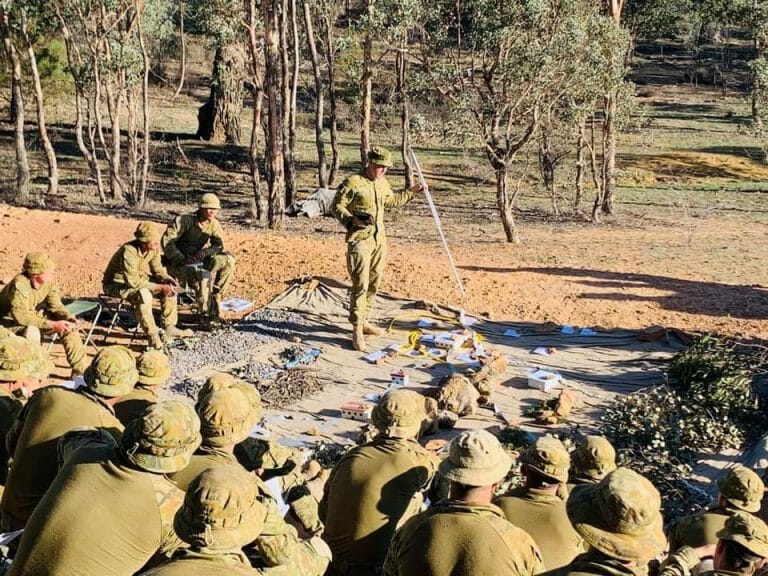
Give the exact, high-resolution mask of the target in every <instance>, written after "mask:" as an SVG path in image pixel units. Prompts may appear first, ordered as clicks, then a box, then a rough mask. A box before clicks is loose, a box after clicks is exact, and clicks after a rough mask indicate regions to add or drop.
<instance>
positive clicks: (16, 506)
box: [0, 346, 138, 532]
mask: <svg viewBox="0 0 768 576" xmlns="http://www.w3.org/2000/svg"><path fill="white" fill-rule="evenodd" d="M137 378H138V373H137V372H136V361H135V360H134V358H133V355H132V354H131V352H130V350H128V349H127V348H124V347H122V346H109V347H107V348H103V349H102V350H101V351H100V352H99V353H98V354H97V356H96V358H94V360H93V363H92V364H91V365H90V366H89V367H88V369H87V370H86V371H85V374H84V379H85V384H86V385H85V386H84V387H81V388H78V389H77V390H70V389H68V388H63V387H60V386H48V387H45V388H42V389H40V390H38V391H37V392H35V393H34V394H33V395H32V398H30V399H29V402H27V405H26V406H25V407H24V410H22V412H21V414H20V415H19V418H18V420H17V424H16V425H15V426H14V432H13V433H12V434H11V435H10V437H9V439H8V446H9V447H10V452H11V457H12V458H13V466H11V471H10V474H9V475H8V482H7V484H6V489H5V492H4V493H3V498H2V502H0V511H1V512H2V519H1V520H0V523H2V528H3V531H5V532H7V531H10V530H18V529H20V528H24V525H25V524H26V523H27V520H28V519H29V517H30V515H31V514H32V511H33V510H34V509H35V506H37V503H38V502H39V501H40V499H41V498H42V497H43V495H44V494H45V491H46V490H47V489H48V487H49V486H50V485H51V483H52V482H53V479H54V478H55V477H56V473H57V471H58V466H57V453H56V442H57V441H58V439H59V438H60V437H61V436H62V435H63V434H64V433H66V432H68V431H70V430H72V429H73V428H77V427H80V426H94V427H98V428H104V429H106V430H108V431H109V432H110V433H111V434H112V435H113V436H114V437H115V438H119V437H120V435H121V433H122V431H123V425H122V424H121V423H120V421H119V420H118V419H117V418H116V417H115V413H114V410H113V408H112V406H113V405H114V404H115V403H116V402H117V401H118V400H119V399H120V397H121V396H125V395H126V394H128V393H129V392H130V391H131V390H133V386H134V384H135V383H136V379H137Z"/></svg>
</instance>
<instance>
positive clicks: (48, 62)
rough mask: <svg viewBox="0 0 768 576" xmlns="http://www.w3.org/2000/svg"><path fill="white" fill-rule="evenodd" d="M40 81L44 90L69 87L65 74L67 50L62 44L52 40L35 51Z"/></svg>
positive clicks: (68, 80)
mask: <svg viewBox="0 0 768 576" xmlns="http://www.w3.org/2000/svg"><path fill="white" fill-rule="evenodd" d="M35 55H36V56H37V68H38V70H39V72H40V81H41V82H42V83H43V85H44V87H45V89H53V90H56V89H61V88H63V87H64V86H66V85H69V82H70V77H69V73H68V72H67V48H66V46H65V45H64V42H62V41H61V40H58V39H53V40H51V41H49V42H48V43H47V44H45V45H44V46H43V47H42V48H38V49H37V50H36V51H35Z"/></svg>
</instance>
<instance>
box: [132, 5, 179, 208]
mask: <svg viewBox="0 0 768 576" xmlns="http://www.w3.org/2000/svg"><path fill="white" fill-rule="evenodd" d="M136 4H137V11H138V6H139V5H140V3H139V2H137V3H136ZM182 6H183V4H182ZM138 18H139V20H138V36H139V48H140V49H141V59H142V63H143V72H144V75H143V77H142V83H141V110H142V117H141V118H142V124H141V125H142V132H143V137H142V139H141V176H140V178H139V193H138V198H137V200H138V205H139V206H144V205H145V204H146V201H147V181H148V180H149V163H150V159H149V144H150V138H151V137H152V134H151V131H150V129H149V68H150V62H149V52H148V51H147V46H146V44H145V43H144V31H143V29H142V26H141V14H139V17H138Z"/></svg>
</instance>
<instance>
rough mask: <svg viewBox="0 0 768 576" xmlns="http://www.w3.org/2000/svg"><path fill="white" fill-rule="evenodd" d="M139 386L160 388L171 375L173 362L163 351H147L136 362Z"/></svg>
mask: <svg viewBox="0 0 768 576" xmlns="http://www.w3.org/2000/svg"><path fill="white" fill-rule="evenodd" d="M136 369H137V370H138V372H139V384H143V385H144V386H160V385H161V384H163V383H164V382H165V381H166V380H168V377H169V376H170V375H171V362H170V360H169V359H168V356H166V355H165V353H164V352H162V351H161V350H147V351H146V352H144V354H142V355H141V356H139V359H138V361H137V362H136Z"/></svg>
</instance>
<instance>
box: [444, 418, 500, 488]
mask: <svg viewBox="0 0 768 576" xmlns="http://www.w3.org/2000/svg"><path fill="white" fill-rule="evenodd" d="M511 467H512V459H511V458H510V457H509V455H508V454H507V453H506V451H505V450H504V448H502V447H501V444H499V441H498V439H497V438H496V437H495V436H494V435H493V434H491V433H490V432H488V431H486V430H470V431H469V432H462V433H461V434H459V436H457V437H456V438H454V439H453V440H451V443H450V445H449V446H448V458H446V459H445V460H443V461H442V462H441V463H440V474H441V475H442V476H443V477H444V478H446V479H448V480H451V481H453V482H458V483H459V484H464V485H466V486H490V485H491V484H496V483H497V482H500V481H501V480H503V479H504V477H505V476H506V475H507V472H509V469H510V468H511Z"/></svg>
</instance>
